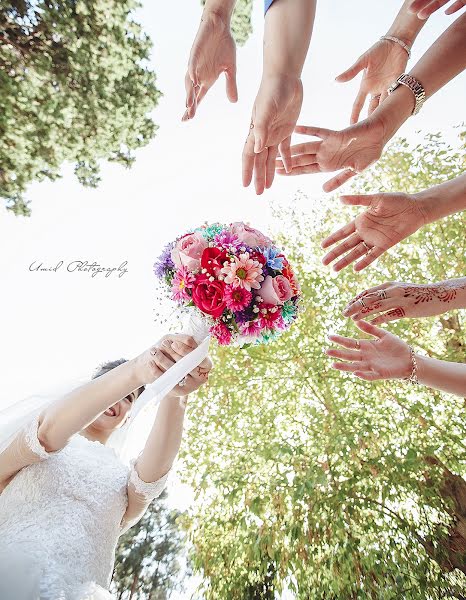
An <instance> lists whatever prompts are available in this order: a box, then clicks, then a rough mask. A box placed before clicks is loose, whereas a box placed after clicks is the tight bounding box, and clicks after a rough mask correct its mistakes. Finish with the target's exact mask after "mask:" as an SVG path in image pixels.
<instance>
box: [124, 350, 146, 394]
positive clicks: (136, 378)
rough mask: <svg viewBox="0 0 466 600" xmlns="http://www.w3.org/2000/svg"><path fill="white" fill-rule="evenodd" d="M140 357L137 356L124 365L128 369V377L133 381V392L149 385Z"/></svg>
mask: <svg viewBox="0 0 466 600" xmlns="http://www.w3.org/2000/svg"><path fill="white" fill-rule="evenodd" d="M140 362H141V361H140V357H139V356H136V358H132V359H131V360H129V361H128V362H127V363H124V366H126V367H127V369H128V376H129V378H130V381H131V385H132V388H131V389H132V390H135V389H137V388H140V387H142V386H143V385H147V381H145V378H144V375H143V370H142V368H141V367H142V365H141V364H140ZM122 366H123V365H122Z"/></svg>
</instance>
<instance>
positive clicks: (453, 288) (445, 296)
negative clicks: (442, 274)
mask: <svg viewBox="0 0 466 600" xmlns="http://www.w3.org/2000/svg"><path fill="white" fill-rule="evenodd" d="M463 286H464V287H466V284H463ZM461 287H462V286H461V283H460V282H459V280H457V279H453V280H450V281H441V282H440V283H430V284H427V285H425V284H416V283H404V282H400V281H389V282H387V283H382V284H381V285H377V286H375V287H372V288H369V289H368V290H365V291H364V292H362V293H361V294H358V295H357V296H356V297H355V298H353V299H352V300H350V302H349V303H348V305H347V306H346V307H345V309H344V310H343V315H344V316H345V317H351V318H352V319H354V320H355V321H359V320H360V319H368V318H369V317H374V315H376V316H375V317H374V318H372V319H371V320H370V322H371V323H372V324H373V325H381V324H383V323H389V322H390V321H397V320H398V319H403V318H405V317H406V318H419V317H434V316H437V315H441V314H443V313H445V312H447V311H448V310H451V309H452V307H453V308H455V305H454V301H455V299H456V297H457V293H458V291H459V290H460V289H461Z"/></svg>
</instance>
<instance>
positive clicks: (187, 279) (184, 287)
mask: <svg viewBox="0 0 466 600" xmlns="http://www.w3.org/2000/svg"><path fill="white" fill-rule="evenodd" d="M194 281H195V278H194V275H193V274H192V273H190V272H189V271H188V269H187V268H186V267H179V268H178V269H177V270H176V273H175V275H174V277H173V281H172V298H173V300H176V301H177V302H183V300H190V299H191V296H190V295H189V294H188V290H189V289H191V288H192V287H193V284H194Z"/></svg>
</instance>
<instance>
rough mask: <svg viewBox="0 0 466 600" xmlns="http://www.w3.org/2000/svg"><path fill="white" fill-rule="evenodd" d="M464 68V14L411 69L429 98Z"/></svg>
mask: <svg viewBox="0 0 466 600" xmlns="http://www.w3.org/2000/svg"><path fill="white" fill-rule="evenodd" d="M465 68H466V14H463V15H462V16H461V17H459V18H458V19H456V21H455V22H454V23H453V24H452V25H450V27H449V28H448V29H447V30H446V31H445V32H444V33H443V34H442V35H441V36H440V37H439V38H438V40H437V41H436V42H435V43H434V44H432V46H431V47H430V48H429V49H428V50H427V52H426V53H425V54H424V55H423V56H422V58H421V59H420V60H419V61H418V62H417V63H416V65H415V66H414V67H413V68H412V69H411V71H410V75H413V77H415V78H416V79H418V80H419V81H420V82H421V83H422V85H423V87H424V89H425V91H426V98H430V97H431V96H433V95H434V94H435V92H437V91H438V90H439V89H440V88H442V87H443V86H444V85H445V84H447V83H448V82H449V81H451V80H452V79H453V78H454V77H456V76H457V75H459V73H461V72H462V71H463V70H464V69H465Z"/></svg>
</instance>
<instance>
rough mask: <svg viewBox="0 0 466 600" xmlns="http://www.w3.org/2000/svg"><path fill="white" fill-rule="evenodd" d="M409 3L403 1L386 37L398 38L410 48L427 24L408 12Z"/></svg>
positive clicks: (409, 0) (406, 0)
mask: <svg viewBox="0 0 466 600" xmlns="http://www.w3.org/2000/svg"><path fill="white" fill-rule="evenodd" d="M411 1H412V0H405V2H404V3H403V6H402V7H401V8H400V11H399V12H398V14H397V16H396V17H395V20H394V21H393V23H392V25H391V27H390V29H389V30H388V31H387V35H392V36H393V37H397V38H399V39H400V40H402V41H403V42H404V43H405V44H407V45H408V46H410V47H411V46H412V45H413V43H414V40H415V39H416V38H417V36H418V34H419V32H420V31H421V29H422V28H423V27H424V25H425V24H426V23H427V19H419V18H418V16H417V15H416V14H413V13H412V12H410V11H409V10H408V6H409V5H410V3H411Z"/></svg>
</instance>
